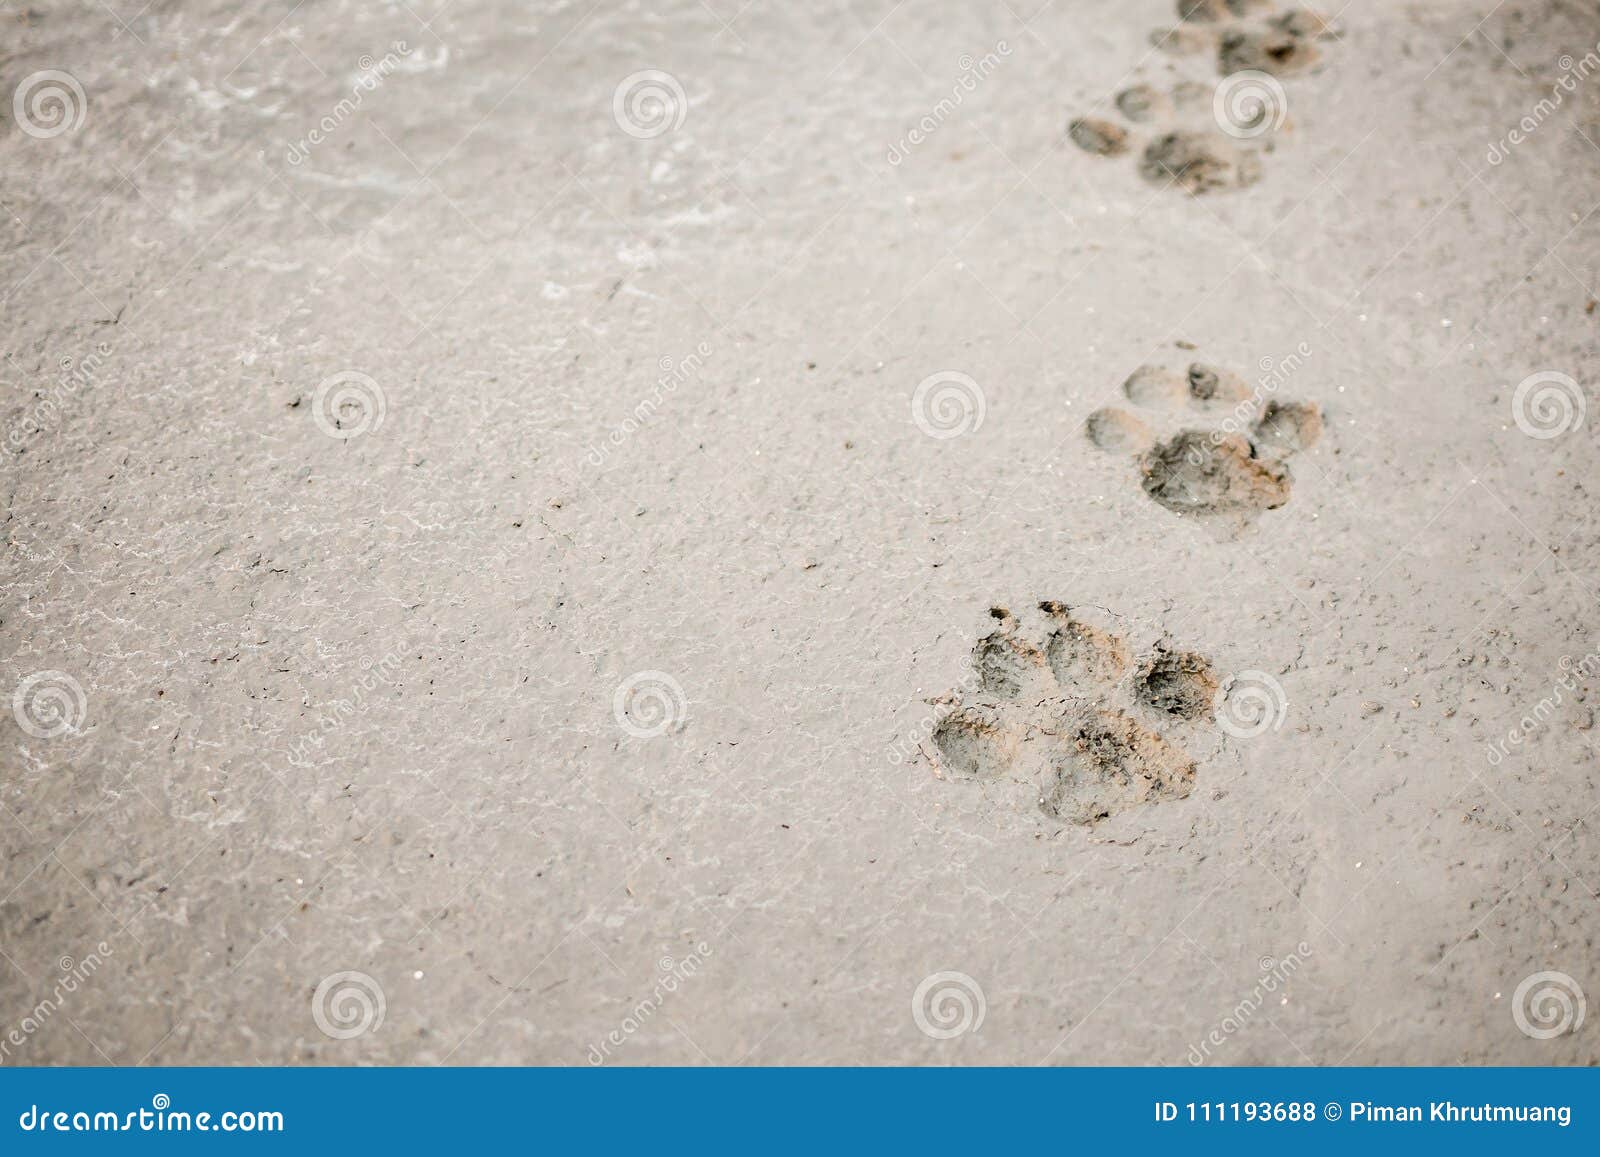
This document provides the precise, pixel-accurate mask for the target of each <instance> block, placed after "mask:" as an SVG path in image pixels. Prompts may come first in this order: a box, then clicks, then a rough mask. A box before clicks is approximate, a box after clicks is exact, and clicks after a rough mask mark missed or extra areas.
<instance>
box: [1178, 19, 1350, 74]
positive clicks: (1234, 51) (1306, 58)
mask: <svg viewBox="0 0 1600 1157" xmlns="http://www.w3.org/2000/svg"><path fill="white" fill-rule="evenodd" d="M1178 20H1179V23H1178V25H1177V27H1175V28H1171V29H1163V30H1160V31H1157V32H1153V33H1151V35H1150V40H1151V43H1153V44H1154V45H1155V46H1156V47H1157V48H1162V49H1165V50H1167V51H1169V52H1173V53H1176V54H1179V55H1189V54H1192V53H1206V52H1210V53H1215V55H1216V60H1217V71H1218V72H1219V73H1221V74H1222V75H1223V76H1231V75H1232V74H1234V73H1236V72H1247V71H1254V72H1265V73H1268V74H1269V75H1271V76H1292V75H1294V74H1295V73H1297V72H1303V71H1305V70H1306V69H1308V68H1310V67H1311V66H1312V65H1313V64H1315V63H1316V62H1317V61H1318V60H1319V59H1321V56H1322V50H1321V48H1320V46H1319V45H1318V41H1321V40H1326V39H1329V38H1330V37H1333V36H1335V35H1337V30H1336V29H1335V28H1334V25H1333V22H1332V21H1330V20H1329V19H1328V18H1327V17H1325V16H1323V15H1322V14H1321V13H1319V12H1315V11H1313V10H1312V9H1310V8H1291V9H1289V10H1287V11H1282V12H1280V11H1278V6H1277V5H1276V4H1275V3H1273V0H1178Z"/></svg>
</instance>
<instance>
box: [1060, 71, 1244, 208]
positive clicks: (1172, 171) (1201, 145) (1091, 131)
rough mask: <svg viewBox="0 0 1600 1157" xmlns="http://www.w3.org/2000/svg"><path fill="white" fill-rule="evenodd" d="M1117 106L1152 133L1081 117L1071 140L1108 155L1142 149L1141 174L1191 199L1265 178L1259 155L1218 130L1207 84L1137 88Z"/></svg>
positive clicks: (1118, 99) (1119, 99)
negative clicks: (1194, 196)
mask: <svg viewBox="0 0 1600 1157" xmlns="http://www.w3.org/2000/svg"><path fill="white" fill-rule="evenodd" d="M1116 105H1117V109H1118V111H1120V112H1121V114H1122V116H1123V117H1124V118H1126V119H1127V120H1129V121H1132V122H1134V123H1137V124H1141V125H1146V126H1148V127H1149V129H1150V132H1149V133H1148V134H1144V133H1141V132H1139V131H1138V130H1132V129H1127V128H1124V127H1123V126H1122V125H1120V124H1118V123H1117V122H1115V121H1110V120H1103V119H1100V118H1096V117H1080V118H1079V119H1077V120H1075V121H1073V122H1072V123H1071V124H1070V125H1068V126H1067V135H1068V136H1069V137H1071V138H1072V142H1073V143H1074V144H1076V145H1077V146H1078V147H1079V148H1081V149H1083V150H1084V151H1085V152H1090V153H1094V154H1096V155H1097V156H1103V157H1114V156H1119V155H1121V154H1123V153H1127V152H1131V151H1133V150H1135V149H1137V150H1138V152H1139V174H1140V176H1142V177H1144V179H1145V180H1147V181H1149V182H1151V183H1152V184H1155V185H1163V186H1171V187H1173V188H1176V189H1181V190H1182V191H1183V192H1185V193H1189V194H1191V195H1198V194H1201V193H1211V192H1215V191H1217V190H1220V189H1236V188H1243V187H1245V186H1247V185H1253V184H1255V182H1256V181H1258V180H1259V179H1260V177H1261V160H1260V157H1259V156H1258V155H1257V153H1256V151H1255V150H1254V149H1253V148H1250V147H1248V146H1246V145H1243V144H1241V143H1240V142H1239V141H1236V140H1234V139H1232V138H1231V137H1229V136H1227V135H1225V134H1223V133H1221V132H1218V131H1217V128H1216V125H1215V123H1214V122H1213V116H1212V90H1211V89H1210V88H1208V87H1207V86H1206V85H1203V84H1198V83H1192V82H1184V83H1182V84H1179V85H1177V86H1175V87H1174V88H1173V89H1171V90H1170V91H1165V90H1161V89H1157V88H1154V87H1152V86H1150V85H1144V84H1140V85H1134V86H1133V87H1132V88H1127V89H1124V90H1123V91H1122V92H1120V93H1118V94H1117V97H1116Z"/></svg>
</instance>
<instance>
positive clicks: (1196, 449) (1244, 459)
mask: <svg viewBox="0 0 1600 1157" xmlns="http://www.w3.org/2000/svg"><path fill="white" fill-rule="evenodd" d="M1263 365H1264V366H1266V365H1270V363H1263ZM1284 365H1285V366H1289V363H1284ZM1289 368H1291V369H1292V366H1289ZM1274 374H1275V376H1270V377H1263V378H1262V379H1261V381H1259V382H1258V383H1257V384H1256V385H1255V386H1251V385H1250V384H1249V383H1247V382H1246V381H1245V380H1244V379H1243V378H1241V377H1240V376H1239V375H1237V374H1235V373H1232V372H1230V371H1228V370H1225V369H1221V368H1218V367H1216V366H1212V365H1207V364H1206V363H1204V362H1195V363H1194V364H1193V365H1191V366H1190V367H1189V368H1188V370H1187V371H1185V372H1178V371H1174V370H1169V369H1166V368H1164V367H1161V366H1141V367H1140V368H1139V369H1137V370H1135V371H1134V372H1133V374H1132V375H1131V376H1130V377H1129V378H1128V380H1127V381H1126V382H1125V383H1124V384H1123V387H1122V389H1123V393H1124V395H1125V396H1126V397H1127V400H1128V401H1129V402H1130V403H1132V405H1133V406H1134V407H1136V408H1137V409H1139V410H1140V411H1142V412H1143V413H1145V414H1147V415H1149V420H1148V421H1147V420H1146V419H1145V418H1142V417H1139V416H1138V415H1136V414H1134V413H1130V412H1129V411H1128V410H1125V409H1122V408H1120V407H1116V406H1108V407H1105V408H1104V409H1100V410H1096V411H1095V412H1094V413H1092V414H1090V415H1089V418H1088V420H1087V421H1086V422H1085V424H1084V432H1085V433H1086V434H1087V435H1088V437H1089V441H1090V442H1092V443H1093V444H1094V445H1095V446H1097V447H1099V448H1100V449H1101V450H1104V451H1107V452H1108V453H1113V454H1120V455H1128V456H1131V457H1132V458H1133V459H1134V461H1135V462H1136V463H1137V466H1138V470H1139V482H1140V485H1141V486H1142V488H1143V489H1144V492H1145V494H1147V495H1148V496H1149V497H1150V499H1151V500H1152V501H1153V502H1155V503H1156V504H1157V505H1158V506H1162V507H1165V508H1166V509H1167V510H1170V511H1172V512H1173V513H1174V514H1179V515H1186V516H1191V517H1195V518H1204V519H1208V520H1214V521H1215V522H1217V523H1218V524H1219V525H1221V526H1222V527H1224V528H1225V529H1234V530H1237V529H1242V528H1243V527H1244V526H1245V525H1247V524H1248V523H1250V522H1252V521H1254V520H1255V518H1256V517H1257V516H1258V515H1260V514H1261V513H1262V512H1263V511H1267V510H1276V509H1277V508H1278V507H1280V506H1282V505H1283V504H1284V503H1286V502H1288V501H1289V492H1290V488H1291V486H1292V485H1293V481H1294V478H1293V475H1292V474H1291V473H1290V471H1289V466H1288V460H1289V459H1290V458H1291V457H1293V456H1294V455H1295V454H1297V453H1299V452H1300V451H1302V450H1306V449H1309V448H1310V447H1312V446H1314V445H1315V444H1316V443H1317V440H1318V439H1319V438H1321V436H1322V411H1321V409H1320V408H1319V407H1318V406H1316V405H1315V404H1314V403H1311V402H1293V401H1283V400H1280V399H1278V398H1275V397H1268V395H1269V394H1271V393H1272V392H1274V391H1275V390H1276V389H1277V387H1278V385H1279V384H1280V379H1281V378H1282V375H1283V367H1282V366H1280V367H1279V368H1278V369H1277V370H1275V371H1274ZM1190 421H1199V422H1203V423H1204V425H1199V426H1189V425H1183V426H1182V427H1181V428H1179V429H1176V430H1175V431H1172V432H1171V433H1169V434H1168V435H1167V436H1165V437H1163V436H1161V435H1160V434H1159V433H1158V430H1159V429H1160V428H1161V427H1162V426H1168V427H1170V426H1171V425H1172V424H1174V423H1187V422H1190Z"/></svg>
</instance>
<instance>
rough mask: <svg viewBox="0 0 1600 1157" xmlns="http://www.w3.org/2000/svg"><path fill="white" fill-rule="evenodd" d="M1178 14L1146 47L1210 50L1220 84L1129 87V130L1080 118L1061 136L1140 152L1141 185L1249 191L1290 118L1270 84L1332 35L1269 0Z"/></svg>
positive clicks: (1227, 2)
mask: <svg viewBox="0 0 1600 1157" xmlns="http://www.w3.org/2000/svg"><path fill="white" fill-rule="evenodd" d="M1178 16H1179V19H1180V23H1179V24H1178V26H1177V27H1176V28H1172V29H1167V30H1162V31H1158V32H1156V33H1154V34H1153V35H1152V40H1153V41H1154V42H1155V44H1156V45H1157V46H1158V47H1160V48H1163V49H1165V50H1167V51H1169V52H1171V53H1173V54H1175V55H1179V56H1184V55H1191V54H1197V53H1203V52H1213V53H1214V54H1215V56H1216V60H1217V68H1218V70H1219V71H1220V72H1221V74H1222V76H1223V77H1224V78H1225V79H1224V80H1223V81H1222V82H1221V83H1220V84H1216V83H1202V82H1201V81H1199V80H1198V79H1195V78H1190V79H1185V80H1179V81H1178V82H1177V83H1176V84H1174V85H1172V86H1171V87H1170V88H1159V87H1157V86H1154V85H1150V84H1136V85H1134V86H1132V87H1131V88H1127V89H1124V90H1123V91H1122V92H1120V93H1118V94H1117V96H1116V99H1115V104H1116V108H1117V112H1118V113H1119V114H1120V115H1121V117H1122V118H1123V120H1124V121H1126V122H1127V124H1124V123H1121V122H1119V121H1117V120H1113V119H1107V118H1101V117H1080V118H1078V119H1076V120H1074V121H1072V122H1071V124H1070V125H1069V126H1068V128H1067V135H1068V136H1069V137H1070V138H1071V139H1072V141H1073V142H1074V143H1075V144H1076V145H1078V147H1079V148H1082V149H1084V150H1085V151H1087V152H1090V153H1094V154H1097V155H1099V156H1119V155H1121V154H1123V153H1128V152H1132V151H1134V150H1138V152H1139V172H1140V174H1141V175H1142V176H1143V177H1144V178H1145V179H1146V180H1148V181H1150V182H1152V183H1154V184H1158V185H1165V186H1171V187H1173V188H1177V189H1181V190H1183V191H1184V192H1186V193H1189V194H1191V195H1198V194H1201V193H1210V192H1214V191H1217V190H1221V189H1235V188H1243V187H1245V186H1248V185H1252V184H1254V183H1255V182H1256V181H1257V180H1259V179H1260V177H1261V153H1262V152H1266V151H1270V149H1271V141H1270V136H1271V135H1272V134H1275V133H1277V132H1278V131H1280V130H1282V129H1283V128H1285V126H1286V124H1287V121H1288V98H1287V96H1286V95H1285V93H1284V90H1283V86H1282V85H1281V84H1280V83H1279V81H1278V79H1277V78H1278V77H1280V76H1289V75H1292V74H1293V73H1295V72H1299V71H1302V70H1304V69H1306V68H1309V67H1310V66H1311V65H1312V64H1314V63H1315V62H1316V61H1317V59H1318V57H1319V55H1320V49H1319V48H1318V46H1317V42H1318V41H1319V40H1322V39H1324V38H1326V37H1329V36H1332V35H1334V31H1333V28H1332V27H1331V25H1330V24H1329V22H1328V21H1327V20H1325V19H1324V18H1323V17H1321V16H1320V15H1318V14H1317V13H1315V12H1313V11H1311V10H1310V9H1305V8H1297V9H1292V10H1289V11H1287V12H1279V11H1277V10H1276V8H1275V6H1274V5H1273V4H1272V3H1270V2H1269V0H1179V3H1178ZM1128 124H1131V125H1135V126H1141V127H1146V128H1148V130H1149V131H1148V133H1146V132H1144V131H1141V128H1131V129H1130V128H1129V127H1127V125H1128Z"/></svg>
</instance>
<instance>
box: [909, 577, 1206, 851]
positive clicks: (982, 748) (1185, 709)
mask: <svg viewBox="0 0 1600 1157" xmlns="http://www.w3.org/2000/svg"><path fill="white" fill-rule="evenodd" d="M989 614H990V615H991V617H992V618H993V619H994V620H995V625H994V628H993V630H992V631H991V632H990V633H989V634H988V635H986V636H984V637H983V638H982V639H980V640H979V641H978V643H977V646H976V647H974V648H973V652H972V681H973V683H974V685H973V686H970V687H968V688H967V689H966V693H965V694H964V695H963V696H959V697H951V698H950V699H948V700H947V701H950V702H953V704H954V709H953V710H952V711H951V712H950V713H949V714H948V715H946V716H945V717H944V718H943V719H942V720H940V722H939V723H938V725H937V726H936V727H935V728H934V730H933V736H932V739H933V745H934V748H935V750H936V759H937V763H938V770H939V773H940V775H941V776H942V777H943V778H946V779H951V780H957V781H985V782H1003V783H1012V784H1020V785H1024V786H1026V787H1027V788H1029V789H1030V791H1031V792H1032V793H1035V794H1036V798H1037V800H1038V806H1039V807H1040V809H1041V810H1042V811H1043V812H1044V813H1045V814H1046V815H1048V816H1051V817H1052V818H1055V819H1059V820H1064V821H1066V822H1068V823H1072V824H1095V823H1098V822H1099V821H1101V820H1104V819H1108V818H1110V817H1111V816H1114V815H1117V814H1119V813H1121V812H1124V811H1127V810H1128V809H1130V808H1135V807H1139V806H1141V805H1144V804H1152V803H1158V802H1161V801H1163V800H1178V799H1184V798H1186V797H1187V796H1188V795H1189V793H1190V792H1191V791H1192V790H1193V789H1194V783H1195V770H1196V762H1195V758H1194V757H1193V756H1192V755H1191V754H1190V752H1189V750H1188V748H1189V747H1190V746H1191V744H1192V741H1193V740H1194V739H1195V738H1198V733H1200V732H1201V730H1202V728H1203V727H1204V721H1206V720H1208V719H1210V718H1211V715H1212V711H1213V708H1214V704H1215V702H1216V699H1217V697H1218V694H1219V688H1220V686H1221V683H1220V681H1219V679H1218V678H1217V675H1216V673H1215V672H1214V671H1213V670H1212V667H1211V664H1210V662H1209V661H1208V660H1207V659H1206V658H1205V657H1204V656H1202V655H1200V654H1197V653H1196V652H1193V651H1187V650H1181V649H1178V648H1176V647H1174V646H1173V645H1172V644H1171V643H1170V642H1169V641H1168V640H1166V639H1165V638H1158V639H1156V640H1154V641H1152V642H1151V643H1149V645H1147V646H1144V647H1136V646H1135V645H1134V644H1133V642H1132V641H1130V638H1129V632H1128V627H1127V624H1125V623H1124V622H1123V621H1122V620H1121V619H1120V618H1119V617H1117V616H1115V615H1111V614H1110V613H1109V612H1105V611H1102V610H1099V609H1098V608H1079V607H1073V608H1069V607H1067V606H1066V605H1065V604H1063V603H1059V602H1043V603H1040V604H1039V606H1038V610H1037V612H1036V613H1035V612H1028V614H1027V616H1026V619H1027V621H1024V620H1023V619H1021V618H1019V617H1018V616H1016V615H1013V614H1012V613H1011V612H1010V611H1009V610H1007V609H1005V608H1003V607H994V608H992V609H991V610H990V612H989Z"/></svg>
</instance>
